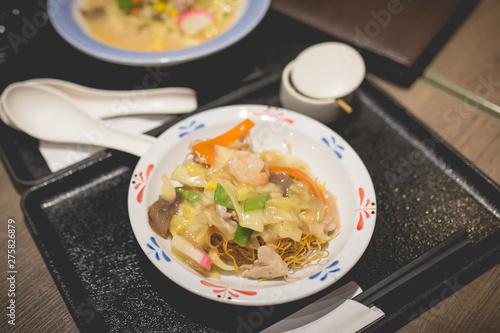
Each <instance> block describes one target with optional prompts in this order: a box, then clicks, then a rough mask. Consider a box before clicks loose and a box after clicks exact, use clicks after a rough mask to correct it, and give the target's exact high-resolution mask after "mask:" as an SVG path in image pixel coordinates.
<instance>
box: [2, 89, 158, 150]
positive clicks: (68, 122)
mask: <svg viewBox="0 0 500 333" xmlns="http://www.w3.org/2000/svg"><path fill="white" fill-rule="evenodd" d="M1 104H2V107H3V112H4V113H5V115H6V116H7V118H8V119H9V120H10V121H11V122H12V124H14V126H15V127H17V128H18V129H20V130H22V131H24V132H25V133H27V134H29V135H31V136H33V137H35V138H37V139H39V140H45V141H51V142H64V143H75V144H91V145H95V146H100V147H107V148H113V149H117V150H121V151H124V152H128V153H131V154H133V155H136V156H142V154H143V153H145V152H146V151H147V150H148V149H149V147H150V146H151V144H152V143H153V142H154V141H155V139H154V138H153V137H151V136H148V135H144V134H134V133H128V132H125V131H122V130H118V129H116V128H113V127H111V126H110V125H109V122H106V121H103V120H101V119H97V118H94V117H92V116H90V115H89V114H87V113H86V112H85V111H83V110H82V109H81V108H80V107H79V106H78V105H76V104H75V103H74V101H73V100H72V99H71V98H69V97H68V96H67V95H65V94H64V93H62V92H60V91H59V90H57V89H54V88H52V87H50V86H45V85H40V84H23V83H18V84H11V85H10V86H8V87H7V88H6V89H5V90H4V92H3V94H2V97H1Z"/></svg>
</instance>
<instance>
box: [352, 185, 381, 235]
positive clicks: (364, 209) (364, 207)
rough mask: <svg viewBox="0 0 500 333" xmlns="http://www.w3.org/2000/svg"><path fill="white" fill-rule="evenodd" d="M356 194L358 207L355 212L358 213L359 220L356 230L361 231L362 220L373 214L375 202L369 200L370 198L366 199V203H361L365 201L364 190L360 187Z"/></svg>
mask: <svg viewBox="0 0 500 333" xmlns="http://www.w3.org/2000/svg"><path fill="white" fill-rule="evenodd" d="M358 192H359V205H360V207H359V208H358V209H356V211H357V212H359V220H358V225H357V227H356V229H358V230H361V229H363V226H364V219H365V218H366V219H369V218H370V214H375V212H376V211H377V208H376V207H375V202H374V201H372V200H370V198H367V199H366V201H365V202H363V201H364V200H365V190H364V189H363V188H362V187H360V188H359V189H358Z"/></svg>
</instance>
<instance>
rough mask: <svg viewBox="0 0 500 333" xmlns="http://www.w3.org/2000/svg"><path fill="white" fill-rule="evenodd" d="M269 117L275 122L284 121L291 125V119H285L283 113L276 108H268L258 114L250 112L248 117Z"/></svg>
mask: <svg viewBox="0 0 500 333" xmlns="http://www.w3.org/2000/svg"><path fill="white" fill-rule="evenodd" d="M266 116H267V117H270V118H273V119H276V120H280V121H284V122H286V123H289V124H293V123H294V121H293V119H290V118H285V113H284V112H283V111H280V109H279V108H277V107H272V106H271V107H269V108H268V109H264V111H260V112H251V113H250V117H266Z"/></svg>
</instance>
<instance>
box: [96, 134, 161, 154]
mask: <svg viewBox="0 0 500 333" xmlns="http://www.w3.org/2000/svg"><path fill="white" fill-rule="evenodd" d="M94 134H95V135H87V138H88V139H89V143H90V144H93V145H95V146H101V147H106V148H112V149H116V150H119V151H123V152H126V153H130V154H132V155H135V156H138V157H141V156H142V155H144V153H146V151H148V149H149V148H150V147H151V145H152V144H153V143H154V142H155V141H156V139H155V138H154V137H152V136H149V135H146V134H135V133H129V132H125V131H122V130H120V129H111V130H109V131H102V134H99V133H94Z"/></svg>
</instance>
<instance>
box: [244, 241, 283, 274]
mask: <svg viewBox="0 0 500 333" xmlns="http://www.w3.org/2000/svg"><path fill="white" fill-rule="evenodd" d="M240 269H241V273H240V275H241V276H242V277H247V278H252V279H263V278H277V277H282V276H285V275H287V274H288V267H287V265H286V263H285V262H284V261H283V259H281V257H280V256H279V254H278V253H277V252H276V251H275V250H274V249H273V248H272V247H270V246H268V245H264V246H260V247H259V248H258V249H257V260H255V262H254V263H253V264H252V265H242V266H241V267H240Z"/></svg>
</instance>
